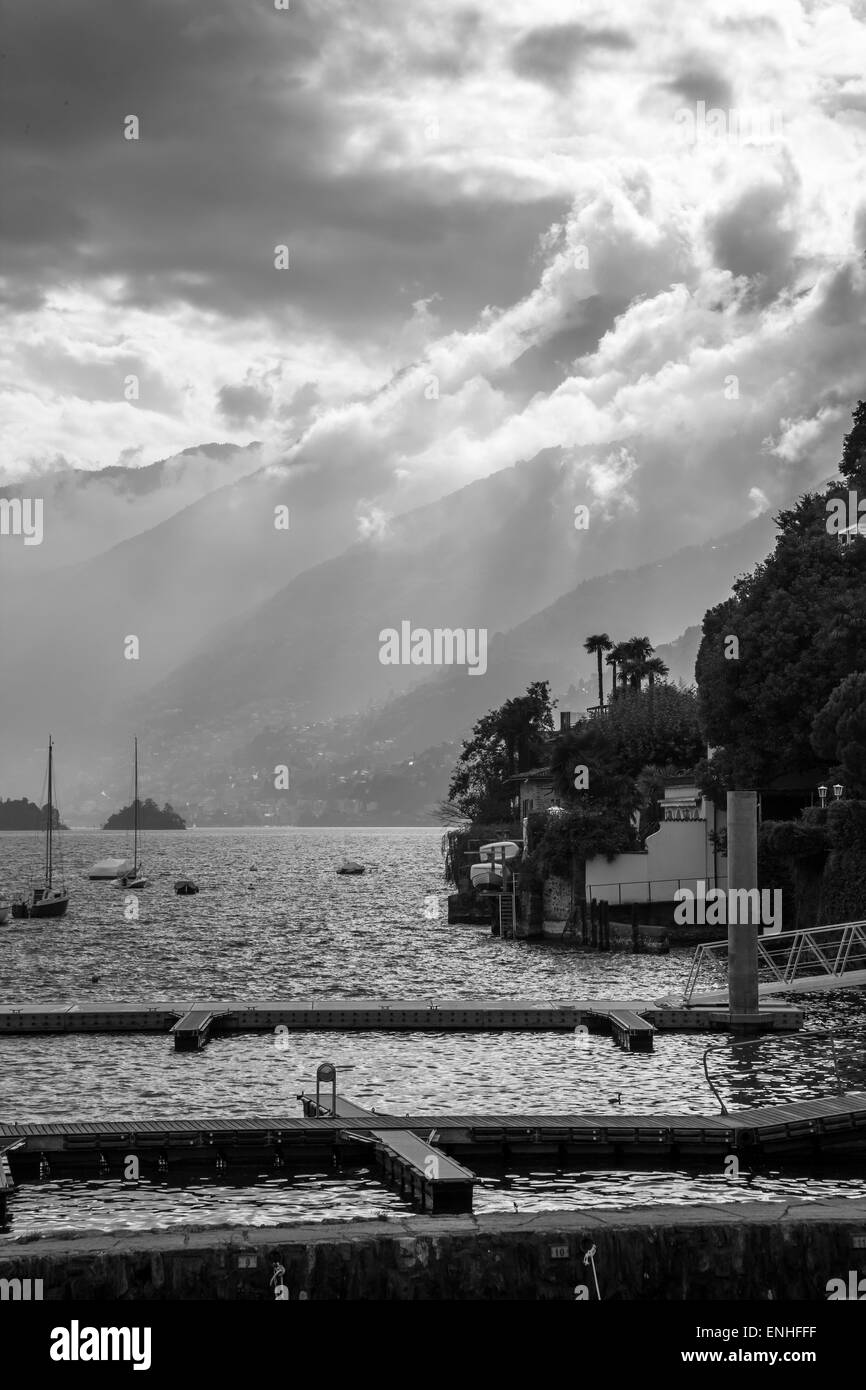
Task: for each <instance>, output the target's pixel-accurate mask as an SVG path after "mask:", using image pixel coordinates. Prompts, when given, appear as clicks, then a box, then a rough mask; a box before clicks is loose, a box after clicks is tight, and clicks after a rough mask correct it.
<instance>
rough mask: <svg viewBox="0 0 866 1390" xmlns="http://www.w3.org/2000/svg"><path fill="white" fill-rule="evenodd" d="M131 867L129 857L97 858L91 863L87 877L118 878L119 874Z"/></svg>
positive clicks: (126, 871)
mask: <svg viewBox="0 0 866 1390" xmlns="http://www.w3.org/2000/svg"><path fill="white" fill-rule="evenodd" d="M131 868H132V862H131V860H129V859H98V860H97V861H96V863H95V864H92V865H91V867H90V871H89V873H88V875H87V877H88V878H119V877H120V875H121V874H125V873H128V872H129V870H130V869H131Z"/></svg>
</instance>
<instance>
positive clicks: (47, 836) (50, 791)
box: [45, 734, 54, 888]
mask: <svg viewBox="0 0 866 1390" xmlns="http://www.w3.org/2000/svg"><path fill="white" fill-rule="evenodd" d="M53 748H54V745H53V743H52V740H51V735H50V734H49V735H48V825H47V827H46V833H45V882H46V884H47V886H48V887H49V888H50V887H51V873H52V869H53V867H54V866H53V864H52V853H51V850H52V844H51V832H52V824H51V822H52V820H53V819H54V816H53V813H52V809H51V808H52V802H53V789H52V785H51V783H52V772H53V767H52V762H53Z"/></svg>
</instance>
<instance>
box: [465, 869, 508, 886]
mask: <svg viewBox="0 0 866 1390" xmlns="http://www.w3.org/2000/svg"><path fill="white" fill-rule="evenodd" d="M469 882H470V883H471V884H472V887H473V888H501V887H502V874H501V873H498V872H497V870H496V869H495V868H494V867H493V865H492V864H473V865H472V866H471V868H470V870H469Z"/></svg>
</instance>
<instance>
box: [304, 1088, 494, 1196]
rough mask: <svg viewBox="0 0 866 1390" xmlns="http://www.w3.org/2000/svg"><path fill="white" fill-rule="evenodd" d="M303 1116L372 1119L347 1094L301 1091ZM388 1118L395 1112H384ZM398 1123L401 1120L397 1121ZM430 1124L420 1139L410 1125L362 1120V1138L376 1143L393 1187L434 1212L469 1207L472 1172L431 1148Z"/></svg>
mask: <svg viewBox="0 0 866 1390" xmlns="http://www.w3.org/2000/svg"><path fill="white" fill-rule="evenodd" d="M302 1100H303V1105H304V1114H305V1115H306V1116H308V1117H309V1116H312V1117H317V1116H330V1115H333V1114H336V1115H337V1117H338V1118H339V1119H346V1120H348V1121H349V1122H350V1123H352V1122H354V1121H355V1120H357V1119H363V1120H371V1119H373V1118H378V1117H374V1116H373V1112H372V1111H370V1110H363V1109H362V1108H361V1106H360V1105H355V1104H354V1103H353V1102H352V1101H350V1100H347V1099H346V1097H345V1096H337V1097H336V1099H335V1102H334V1105H333V1108H332V1107H331V1106H327V1105H323V1104H320V1103H319V1101H317V1100H312V1099H311V1098H310V1097H308V1096H304V1097H302ZM382 1118H383V1119H385V1120H387V1121H388V1122H389V1123H392V1122H393V1121H394V1120H395V1119H396V1117H395V1116H393V1115H387V1116H383V1117H382ZM398 1123H399V1121H398ZM435 1132H436V1131H435V1130H431V1132H430V1135H429V1136H428V1138H427V1140H424V1139H421V1138H419V1137H418V1135H417V1134H413V1133H412V1131H411V1130H409V1129H391V1128H383V1127H381V1126H380V1127H379V1128H377V1129H370V1128H368V1127H366V1126H365V1139H368V1140H372V1141H373V1143H374V1144H375V1153H376V1159H377V1162H378V1164H379V1167H380V1169H381V1170H382V1172H383V1174H384V1176H385V1179H386V1181H387V1182H388V1183H390V1184H391V1186H392V1187H396V1188H397V1189H398V1191H399V1193H400V1195H401V1197H407V1198H408V1199H409V1200H410V1201H413V1202H414V1203H416V1205H418V1206H420V1207H423V1208H424V1210H425V1211H429V1212H433V1213H446V1212H452V1213H457V1212H468V1211H471V1210H472V1187H473V1184H474V1183H475V1174H474V1173H472V1172H470V1170H469V1169H468V1168H464V1167H463V1166H462V1165H461V1164H459V1163H456V1162H455V1161H454V1159H453V1158H449V1157H448V1155H447V1154H445V1153H443V1152H442V1150H441V1149H438V1148H435V1147H434V1146H433V1145H432V1144H431V1143H430V1139H431V1138H432V1137H433V1135H434V1134H435Z"/></svg>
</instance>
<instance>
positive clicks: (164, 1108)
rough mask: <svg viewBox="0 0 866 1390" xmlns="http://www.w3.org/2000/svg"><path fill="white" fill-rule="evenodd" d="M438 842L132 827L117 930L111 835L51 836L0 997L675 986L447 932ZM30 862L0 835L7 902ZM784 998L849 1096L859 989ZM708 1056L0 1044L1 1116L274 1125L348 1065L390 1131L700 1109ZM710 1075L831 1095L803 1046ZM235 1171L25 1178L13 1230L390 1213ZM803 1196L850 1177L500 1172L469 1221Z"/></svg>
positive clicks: (371, 1044) (637, 970)
mask: <svg viewBox="0 0 866 1390" xmlns="http://www.w3.org/2000/svg"><path fill="white" fill-rule="evenodd" d="M439 840H440V835H439V832H438V831H430V830H407V831H400V830H390V829H389V830H354V829H353V830H346V831H343V830H318V829H310V830H306V829H289V830H261V831H256V830H252V831H208V830H202V831H196V830H189V831H187V832H185V833H181V834H172V833H168V832H164V833H153V834H150V835H148V836H147V838H146V843H145V871H146V873H147V874H148V876H149V877H150V879H151V882H150V885H149V886H148V887H147V888H146V889H145V890H143V891H142V892H141V893H140V894H139V895H138V896H139V906H140V915H139V918H138V920H137V921H132V922H129V921H126V920H125V918H124V895H123V894H122V893H119V892H117V890H115V889H114V888H112V887H111V886H110V885H108V884H104V883H90V882H89V881H88V880H87V879H86V877H84V876H83V875H84V874H85V872H86V869H87V867H88V866H89V865H90V864H91V863H92V862H93V861H94V860H95V859H97V858H99V857H101V856H104V855H107V854H123V853H124V852H125V837H124V836H123V835H122V834H95V833H71V834H68V835H66V836H65V837H64V849H65V856H66V867H67V870H68V880H69V885H70V889H71V893H72V904H71V907H70V911H69V915H68V916H67V917H66V918H64V919H61V920H60V921H59V922H51V921H44V922H14V923H10V924H9V925H7V926H5V927H0V999H2V1001H4V1002H10V1003H23V1002H39V1001H58V1000H72V999H80V1000H83V1001H85V1000H90V1001H94V1002H96V1001H98V1000H103V999H115V1000H120V999H122V1000H129V1001H136V1002H145V1001H149V1000H152V1001H158V1000H166V999H168V1000H172V1001H177V1002H180V1003H183V1002H185V1001H192V1000H193V999H194V998H196V997H199V998H201V997H211V998H222V999H230V998H233V999H246V1000H250V1001H256V1000H266V999H274V998H282V999H286V998H290V997H292V996H300V997H308V996H310V995H320V996H336V995H341V996H356V997H357V996H366V997H369V996H371V995H372V996H382V997H386V996H387V997H392V998H409V997H413V996H418V995H426V994H429V995H431V996H436V997H438V998H443V997H448V996H451V997H455V996H459V997H468V996H473V995H474V996H482V997H493V996H499V997H523V998H533V999H562V998H583V999H586V998H592V997H599V998H604V997H611V996H613V997H621V998H628V997H650V998H651V997H654V996H656V995H660V994H664V993H667V992H668V991H670V990H676V989H678V988H681V987H682V984H683V982H684V979H685V975H686V973H687V970H688V963H689V960H690V956H691V952H689V951H674V952H672V953H671V954H670V955H669V956H666V957H665V956H639V957H638V956H631V955H620V954H613V955H598V954H593V953H591V952H584V951H582V950H580V949H576V948H574V947H571V946H565V947H563V946H561V945H559V944H556V943H545V942H512V941H500V940H499V939H498V938H494V937H491V936H490V935H489V934H488V933H487V932H486V931H484V930H482V929H478V928H472V927H448V925H447V922H446V911H445V898H446V889H445V885H444V884H443V882H442V860H441V855H440V850H439ZM35 851H36V846H35V844H34V839H33V837H32V836H26V835H0V881H5V882H6V883H7V884H8V885H10V886H12V887H20V886H21V885H22V882H23V878H22V876H23V877H24V878H26V873H27V868H28V865H29V863H30V862H31V861H32V859H33V856H34V853H35ZM344 858H354V859H358V860H359V861H360V862H362V863H364V864H366V865H368V866H370V867H369V871H368V873H367V874H366V875H364V876H363V877H360V878H340V877H337V876H336V875H335V873H334V869H335V867H336V865H337V864H338V863H339V862H340V861H341V860H342V859H344ZM181 875H189V876H191V877H193V878H195V879H196V881H197V882H199V883H200V885H201V887H202V892H201V893H200V894H199V895H198V897H192V898H178V897H176V896H175V895H174V893H173V890H172V885H173V881H174V879H175V878H177V877H179V876H181ZM434 894H435V895H437V896H438V899H439V902H440V905H441V915H440V917H439V919H438V920H435V919H434V920H432V921H431V920H428V916H427V915H426V914H425V904H426V902H427V900H428V899H429V897H430V895H434ZM94 976H95V977H97V978H96V979H94V978H93V977H94ZM798 1002H801V1003H802V1004H804V1006H805V1007H806V1008H807V1011H808V1018H809V1030H811V1031H812V1032H813V1033H814V1032H818V1031H820V1030H822V1029H827V1028H830V1029H832V1030H833V1032H834V1036H835V1039H836V1052H837V1061H838V1067H839V1072H840V1078H841V1082H842V1084H843V1085H844V1086H845V1087H846V1088H847V1089H849V1090H866V1033H864V1024H863V1017H864V1014H863V1006H864V993H863V992H862V991H848V992H839V993H836V994H832V995H817V996H811V997H804V996H800V997H799V1000H798ZM723 1041H724V1039H723V1038H721V1037H718V1036H714V1037H704V1036H695V1035H689V1034H670V1033H666V1034H661V1035H658V1036H657V1037H656V1049H655V1052H653V1053H651V1054H628V1053H623V1052H621V1051H620V1050H619V1049H618V1048H616V1047H615V1046H614V1045H613V1043H612V1042H611V1040H610V1038H606V1037H590V1036H588V1035H585V1034H581V1035H577V1036H575V1035H573V1034H561V1033H560V1034H555V1033H446V1034H420V1033H351V1034H348V1033H343V1034H340V1033H330V1032H329V1033H312V1032H311V1033H298V1034H290V1035H289V1038H288V1047H287V1049H286V1050H285V1051H282V1050H280V1049H279V1048H277V1046H276V1045H275V1040H274V1038H273V1037H272V1036H266V1035H261V1034H259V1035H242V1036H237V1037H231V1038H225V1039H219V1038H218V1039H216V1040H214V1041H213V1042H212V1043H211V1044H210V1045H209V1046H208V1047H207V1048H206V1049H205V1050H204V1051H203V1052H202V1053H199V1054H188V1053H187V1054H176V1053H175V1052H174V1051H173V1048H172V1046H171V1042H170V1040H169V1039H168V1038H166V1037H162V1036H151V1035H123V1036H109V1037H95V1036H86V1035H71V1036H69V1037H66V1038H62V1037H56V1036H55V1037H50V1036H46V1037H32V1038H0V1119H5V1120H17V1121H23V1120H27V1119H60V1118H65V1119H73V1118H95V1117H103V1118H104V1117H113V1118H123V1117H127V1116H129V1117H135V1118H145V1117H148V1116H150V1117H159V1116H172V1115H177V1116H180V1115H183V1116H189V1115H193V1114H201V1115H211V1116H217V1115H244V1114H251V1113H258V1114H268V1115H278V1114H290V1115H296V1114H298V1113H299V1108H298V1102H297V1099H296V1095H297V1092H298V1091H299V1090H300V1089H301V1086H302V1084H304V1083H308V1082H309V1080H310V1078H312V1077H313V1076H314V1075H315V1068H316V1066H317V1065H318V1063H319V1062H321V1061H323V1060H326V1059H327V1060H331V1061H334V1062H336V1063H337V1065H338V1066H343V1067H350V1066H351V1067H352V1068H354V1070H352V1071H349V1072H348V1073H347V1074H346V1075H345V1076H344V1079H343V1082H342V1089H344V1090H345V1091H346V1092H347V1093H348V1094H349V1095H351V1096H353V1097H354V1098H355V1099H357V1100H358V1101H359V1103H362V1104H367V1105H371V1106H374V1107H375V1108H377V1109H380V1110H384V1109H387V1110H389V1111H391V1112H396V1113H398V1114H404V1113H414V1114H419V1113H423V1112H427V1113H431V1112H432V1113H439V1114H444V1113H448V1112H450V1113H459V1112H460V1111H461V1110H462V1111H465V1110H470V1109H471V1110H472V1111H474V1112H486V1113H500V1114H501V1113H504V1112H511V1113H515V1112H517V1111H524V1112H525V1111H531V1112H535V1113H540V1112H545V1111H547V1112H551V1111H555V1112H560V1113H561V1112H566V1111H570V1112H575V1111H584V1112H586V1111H590V1112H612V1113H616V1112H620V1113H626V1112H628V1113H652V1112H655V1113H661V1112H668V1113H670V1112H671V1111H674V1112H678V1113H683V1112H690V1113H706V1114H713V1113H717V1111H718V1105H717V1103H716V1101H715V1099H714V1097H713V1095H712V1093H711V1092H710V1090H709V1089H708V1087H707V1084H706V1081H705V1079H704V1076H703V1068H702V1058H703V1054H704V1050H705V1048H706V1047H707V1045H708V1044H710V1043H713V1044H720V1043H722V1042H723ZM709 1066H710V1074H711V1076H712V1078H713V1080H714V1083H715V1084H716V1086H717V1088H718V1089H719V1091H720V1093H721V1094H722V1095H723V1096H724V1098H725V1101H726V1103H727V1104H728V1105H729V1106H731V1107H735V1106H748V1105H753V1104H755V1103H770V1102H773V1101H779V1102H781V1101H786V1100H796V1099H805V1098H807V1097H811V1096H814V1095H830V1094H833V1093H834V1091H835V1089H836V1084H837V1083H836V1080H835V1075H834V1070H833V1063H832V1057H831V1053H830V1050H829V1045H828V1043H827V1041H826V1039H823V1038H818V1037H812V1038H809V1037H808V1036H804V1037H802V1038H801V1039H800V1040H797V1041H795V1040H791V1039H782V1038H768V1039H765V1040H763V1041H762V1042H761V1043H760V1044H759V1045H756V1046H754V1047H749V1048H743V1049H737V1050H736V1051H731V1050H729V1049H727V1048H725V1047H719V1048H718V1050H714V1051H713V1052H712V1054H711V1056H710V1062H709ZM233 1176H235V1177H236V1176H237V1175H233ZM244 1176H245V1178H250V1179H252V1181H250V1182H248V1183H245V1184H244V1185H242V1186H241V1185H238V1184H237V1183H236V1182H233V1181H230V1180H228V1179H227V1178H226V1177H225V1175H224V1174H214V1175H213V1176H212V1177H211V1176H207V1177H202V1178H201V1179H200V1180H197V1181H195V1182H189V1183H186V1184H184V1185H180V1184H177V1183H176V1182H174V1181H171V1182H169V1181H167V1180H166V1181H154V1182H141V1183H138V1184H135V1185H129V1184H122V1183H120V1182H113V1181H106V1182H99V1181H93V1182H86V1183H85V1182H67V1181H55V1180H53V1179H48V1180H45V1181H42V1182H39V1183H35V1182H34V1183H26V1184H23V1185H22V1187H21V1188H20V1190H19V1191H18V1192H17V1193H16V1195H15V1197H14V1199H13V1203H12V1206H13V1217H12V1223H11V1230H12V1233H13V1234H14V1233H19V1234H20V1233H22V1232H23V1231H26V1230H53V1229H83V1228H91V1229H109V1228H117V1227H129V1228H150V1227H156V1226H159V1227H162V1226H168V1225H176V1224H179V1223H183V1222H193V1223H195V1224H199V1225H207V1224H226V1223H230V1224H239V1225H256V1224H258V1225H267V1224H272V1223H279V1222H284V1221H288V1220H301V1219H303V1220H327V1219H331V1220H333V1219H339V1218H349V1217H358V1216H372V1215H375V1214H377V1213H379V1214H381V1213H383V1212H387V1213H394V1214H398V1213H399V1214H400V1215H402V1216H406V1215H407V1214H409V1212H410V1208H408V1207H407V1206H406V1205H405V1204H404V1203H403V1202H402V1201H401V1200H400V1198H399V1197H397V1196H395V1195H394V1194H393V1193H392V1192H390V1191H389V1190H388V1189H387V1188H385V1187H384V1186H383V1185H382V1184H381V1183H380V1182H379V1180H378V1177H377V1175H376V1174H375V1172H372V1173H371V1172H367V1171H365V1170H361V1169H352V1170H347V1171H345V1172H339V1173H334V1172H327V1173H321V1172H316V1171H312V1172H309V1173H292V1174H288V1173H285V1172H262V1173H261V1174H257V1173H255V1172H253V1173H250V1174H245V1175H244ZM820 1195H851V1196H863V1195H866V1182H864V1181H863V1180H862V1179H861V1177H860V1175H859V1174H856V1173H855V1174H853V1175H852V1174H850V1173H841V1174H827V1173H824V1174H822V1175H803V1174H798V1175H795V1174H790V1173H784V1174H772V1173H763V1174H757V1175H751V1176H750V1177H748V1178H747V1177H746V1176H745V1175H744V1176H743V1178H742V1179H741V1180H740V1181H739V1182H734V1181H731V1180H725V1179H723V1178H722V1177H721V1175H720V1174H718V1173H699V1172H695V1173H685V1172H683V1173H677V1172H674V1173H670V1172H651V1171H643V1172H639V1173H633V1174H630V1173H622V1172H615V1173H607V1172H599V1171H593V1172H586V1173H575V1172H571V1171H569V1172H566V1173H556V1172H547V1171H538V1172H534V1173H531V1174H530V1173H500V1174H494V1175H490V1176H485V1177H484V1178H483V1181H482V1184H481V1186H480V1187H479V1189H478V1190H477V1192H476V1201H475V1205H476V1210H479V1211H485V1210H506V1211H510V1210H513V1209H514V1206H515V1204H516V1205H517V1207H518V1209H519V1210H521V1211H524V1210H536V1209H544V1208H553V1209H556V1208H569V1207H574V1206H582V1207H591V1206H596V1207H605V1206H607V1207H611V1206H626V1205H634V1204H646V1203H648V1202H652V1201H659V1200H664V1201H669V1202H698V1201H706V1200H736V1199H737V1197H740V1196H741V1197H743V1198H745V1199H748V1200H756V1199H766V1200H772V1199H774V1198H775V1199H777V1200H778V1199H781V1198H784V1197H796V1196H799V1197H811V1196H820Z"/></svg>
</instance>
